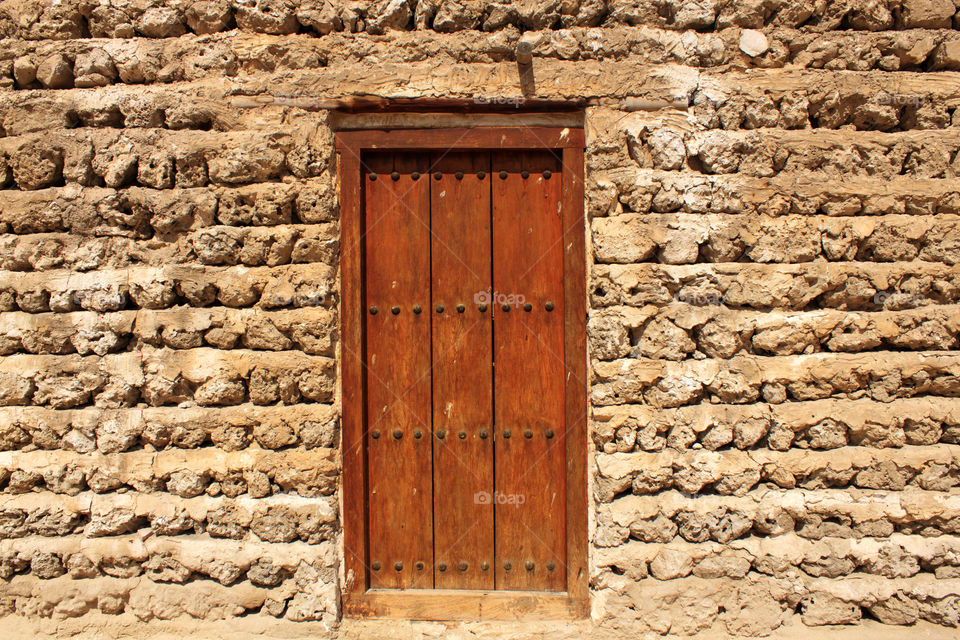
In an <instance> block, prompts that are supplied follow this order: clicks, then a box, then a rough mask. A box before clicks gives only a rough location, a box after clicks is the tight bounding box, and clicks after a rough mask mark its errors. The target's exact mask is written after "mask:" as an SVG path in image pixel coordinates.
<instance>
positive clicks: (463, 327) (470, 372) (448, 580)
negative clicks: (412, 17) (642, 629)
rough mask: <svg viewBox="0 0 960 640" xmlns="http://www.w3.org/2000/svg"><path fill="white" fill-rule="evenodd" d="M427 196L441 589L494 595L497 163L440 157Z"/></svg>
mask: <svg viewBox="0 0 960 640" xmlns="http://www.w3.org/2000/svg"><path fill="white" fill-rule="evenodd" d="M478 172H482V175H478ZM437 178H439V179H437ZM430 189H431V196H430V202H431V221H432V227H431V229H432V234H431V242H432V251H431V256H432V257H431V278H432V281H433V301H432V304H431V308H432V310H433V421H434V431H435V436H434V438H433V460H434V462H433V472H434V476H433V478H434V536H435V539H434V549H435V552H436V571H435V584H436V586H437V588H443V589H492V588H493V586H494V579H493V561H494V558H493V504H492V501H491V498H492V495H493V491H494V489H493V439H492V437H491V436H492V428H491V425H492V423H493V354H492V348H493V345H492V337H493V326H492V324H493V323H492V320H491V312H490V309H489V308H487V309H486V310H485V311H481V310H480V305H479V304H478V298H477V295H478V294H479V293H482V292H486V291H488V290H489V288H490V154H488V153H483V152H481V153H476V152H474V153H459V152H454V153H447V154H436V155H435V164H434V166H433V168H432V169H431V176H430ZM438 305H440V306H442V308H443V311H442V312H437V309H438ZM441 432H442V433H443V437H442V438H441V437H438V436H439V434H440V433H441Z"/></svg>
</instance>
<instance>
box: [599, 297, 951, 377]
mask: <svg viewBox="0 0 960 640" xmlns="http://www.w3.org/2000/svg"><path fill="white" fill-rule="evenodd" d="M888 296H890V294H889V293H886V292H883V293H877V294H876V295H875V296H874V302H875V303H876V304H882V303H884V302H885V301H886V300H885V298H887V297H888ZM719 303H720V300H711V299H709V298H706V297H704V298H698V299H691V300H683V299H682V298H681V299H680V300H679V301H678V302H677V303H676V304H672V305H669V306H666V307H656V306H653V305H647V306H645V307H642V308H640V309H637V308H635V307H607V308H605V309H601V310H598V311H594V312H593V313H592V314H591V318H590V321H589V327H590V328H591V329H592V335H591V339H590V346H591V354H592V355H593V357H594V358H596V359H598V360H613V359H616V358H621V357H626V356H632V357H645V358H651V359H655V360H685V359H690V358H693V359H704V358H707V357H712V358H730V357H732V356H734V355H738V354H754V355H764V356H770V355H795V354H800V353H805V354H811V353H821V352H834V353H857V352H865V351H944V352H947V351H951V350H954V349H955V348H956V346H957V335H958V332H960V319H958V318H960V315H958V311H960V308H958V307H957V306H956V305H930V306H921V307H918V308H915V309H909V308H907V309H901V310H896V311H839V310H834V309H824V310H821V311H789V312H779V313H764V312H758V311H753V310H738V309H729V308H727V307H724V306H721V305H720V304H719Z"/></svg>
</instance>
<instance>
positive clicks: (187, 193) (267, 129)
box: [0, 0, 960, 637]
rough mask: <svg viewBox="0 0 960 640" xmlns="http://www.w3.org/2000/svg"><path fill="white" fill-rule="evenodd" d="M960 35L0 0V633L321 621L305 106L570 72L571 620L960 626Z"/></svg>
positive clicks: (566, 84)
mask: <svg viewBox="0 0 960 640" xmlns="http://www.w3.org/2000/svg"><path fill="white" fill-rule="evenodd" d="M958 29H960V3H958V2H957V0H930V1H921V0H902V1H901V0H847V1H844V2H828V1H827V0H814V1H810V0H749V1H747V0H743V1H741V0H728V1H723V0H717V1H713V0H697V1H695V2H680V1H679V0H654V1H653V2H649V3H645V2H637V1H635V0H582V1H581V0H563V1H560V0H552V1H551V0H548V1H545V2H532V1H524V2H512V3H511V2H496V3H490V4H487V3H473V2H465V1H461V0H420V1H419V2H415V1H414V0H389V1H380V2H367V1H356V2H344V3H334V2H328V1H324V2H313V3H306V2H299V3H298V2H296V1H294V0H286V1H285V0H260V1H253V0H249V1H242V2H227V1H217V0H200V1H197V2H189V1H186V2H154V1H151V0H131V1H129V2H128V1H115V0H101V1H100V2H93V1H87V0H83V1H80V2H78V1H76V0H63V1H61V2H58V3H47V2H37V1H33V0H27V1H22V0H21V1H17V2H13V1H11V0H5V1H3V2H0V36H2V38H3V39H2V44H3V46H2V47H0V449H2V451H0V489H2V492H0V613H3V614H9V617H7V618H0V625H4V624H7V625H9V624H14V623H15V621H16V620H18V619H19V620H23V619H25V618H33V619H37V618H53V619H54V620H63V619H68V618H79V619H80V620H87V619H91V618H92V617H106V618H110V617H114V618H116V619H117V620H139V621H151V620H154V621H156V620H166V619H171V618H176V617H178V616H184V615H186V616H191V617H193V618H201V619H222V618H233V617H236V616H246V617H247V618H249V619H251V620H261V619H270V617H271V616H277V617H284V618H286V619H288V620H292V621H321V622H322V623H325V624H326V625H327V627H328V628H330V629H331V630H333V631H331V633H336V632H335V629H336V626H337V623H338V618H339V610H338V592H337V589H338V586H337V585H338V582H339V579H338V572H339V570H340V564H341V563H340V559H341V558H342V556H343V553H344V551H343V549H342V547H341V546H340V545H341V544H342V541H341V539H340V528H339V512H340V510H341V507H340V505H339V504H338V495H339V478H340V455H339V449H338V447H339V439H340V434H339V388H338V378H337V362H338V338H337V330H338V322H339V319H338V316H337V310H338V287H339V284H338V279H337V256H338V250H339V246H338V239H339V231H338V222H337V220H338V211H337V196H336V175H335V161H334V154H333V148H332V140H333V132H332V129H333V128H334V125H335V122H336V117H335V116H333V115H332V114H331V113H330V112H327V111H324V110H322V109H318V105H319V103H320V102H324V101H330V100H334V99H337V98H342V97H346V96H351V95H355V94H373V95H380V96H402V97H459V98H471V97H477V96H479V97H481V98H483V99H493V98H503V99H511V100H514V99H517V98H519V97H520V96H521V95H522V92H525V93H526V95H529V96H534V95H535V96H536V97H539V98H552V99H574V98H587V99H589V100H590V101H591V104H592V106H590V107H588V108H587V110H586V127H587V133H588V148H587V203H586V207H587V211H588V214H589V238H590V240H589V242H588V246H589V256H588V260H589V262H590V274H591V275H590V282H589V289H588V290H589V296H590V320H589V329H588V330H589V338H590V345H589V348H590V360H591V380H590V388H589V389H588V390H587V392H588V393H589V397H590V399H591V405H592V410H591V413H592V417H591V423H590V424H591V439H590V440H591V441H590V443H589V446H590V448H591V465H590V467H591V483H592V494H593V495H592V498H593V500H594V502H593V504H591V505H584V508H589V509H590V513H591V523H592V524H591V541H592V551H591V589H592V614H593V615H592V623H591V624H592V625H593V627H592V628H593V630H594V632H596V633H597V634H600V635H604V636H613V637H620V636H623V637H633V636H635V635H636V634H637V633H642V632H647V631H650V632H654V633H658V634H667V633H670V634H677V635H685V634H691V633H695V632H697V631H700V630H703V629H706V628H710V627H712V628H713V629H714V630H721V631H727V632H730V633H735V634H740V635H766V634H769V633H770V632H772V631H773V630H774V629H776V628H778V627H779V626H780V625H782V624H784V623H785V622H788V621H790V620H791V619H792V618H793V617H794V616H798V617H799V618H800V620H801V621H802V623H803V624H806V625H811V626H812V625H824V624H837V623H856V622H858V621H860V620H861V619H862V618H873V619H876V620H879V621H881V622H883V623H887V624H911V623H913V622H915V621H917V620H925V621H928V622H931V623H934V624H936V625H942V626H943V627H956V626H958V625H960V489H958V484H960V346H958V332H960V267H958V262H960V154H958V150H960V73H958V71H960V33H958V31H957V30H958ZM521 40H523V41H526V42H528V43H529V44H530V45H531V46H532V47H533V51H534V64H533V69H534V73H533V76H532V78H527V79H526V80H525V81H524V83H521V81H520V78H519V76H518V72H517V65H516V63H515V62H514V56H515V51H516V49H517V44H518V43H519V42H520V41H521ZM531 83H532V84H531ZM270 96H272V99H271V98H270ZM515 101H516V100H515ZM4 620H6V622H4Z"/></svg>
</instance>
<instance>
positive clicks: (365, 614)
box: [343, 589, 587, 622]
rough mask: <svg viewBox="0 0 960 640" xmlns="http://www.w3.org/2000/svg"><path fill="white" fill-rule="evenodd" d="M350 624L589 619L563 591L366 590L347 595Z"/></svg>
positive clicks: (584, 604) (584, 605) (583, 607)
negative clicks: (356, 621) (373, 620)
mask: <svg viewBox="0 0 960 640" xmlns="http://www.w3.org/2000/svg"><path fill="white" fill-rule="evenodd" d="M343 614H344V615H345V616H346V617H348V618H387V619H393V620H432V621H456V622H468V621H483V620H574V619H579V618H584V617H586V615H587V602H586V601H585V600H580V599H576V598H573V597H571V596H570V595H569V594H568V593H567V592H565V591H558V592H549V591H484V590H470V589H407V590H398V589H368V590H367V591H365V592H363V593H349V592H346V593H344V594H343Z"/></svg>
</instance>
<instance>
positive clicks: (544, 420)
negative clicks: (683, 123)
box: [338, 130, 586, 618]
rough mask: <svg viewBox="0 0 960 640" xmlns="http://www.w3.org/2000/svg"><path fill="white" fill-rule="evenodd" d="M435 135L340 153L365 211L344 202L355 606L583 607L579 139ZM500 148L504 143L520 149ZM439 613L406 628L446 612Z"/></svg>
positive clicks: (347, 511) (557, 134)
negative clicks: (503, 602) (429, 597)
mask: <svg viewBox="0 0 960 640" xmlns="http://www.w3.org/2000/svg"><path fill="white" fill-rule="evenodd" d="M471 131H472V130H471ZM471 131H468V132H466V133H463V134H461V137H467V138H469V137H470V136H471V135H473V134H472V133H471ZM389 133H391V134H397V135H398V136H399V138H400V139H402V140H403V142H398V145H397V146H399V147H404V146H407V144H409V142H407V140H408V138H406V137H404V136H406V135H407V134H403V135H400V134H399V133H398V132H389ZM434 133H435V132H431V133H429V134H424V135H423V137H422V138H421V145H420V146H421V147H422V148H424V150H423V151H416V152H414V151H408V150H405V149H396V150H387V151H383V150H371V149H370V148H369V147H362V148H361V144H360V143H366V144H369V145H370V146H371V147H377V146H379V144H377V139H376V138H375V137H372V136H370V134H366V133H364V132H351V135H347V134H341V136H343V138H348V139H350V140H352V141H353V142H354V145H353V146H352V147H349V148H350V149H351V150H356V151H358V152H359V153H361V154H362V156H360V155H356V156H355V157H354V159H352V160H350V161H348V162H344V159H343V157H341V171H343V172H344V174H345V175H344V176H343V178H342V182H341V189H342V190H343V189H345V188H346V189H349V190H350V193H354V190H357V191H359V194H360V196H361V197H359V198H356V199H354V198H344V200H343V202H344V207H343V209H344V214H343V217H344V221H343V222H344V231H343V243H344V250H343V257H342V261H343V262H342V267H343V285H344V293H343V295H344V303H343V308H344V314H345V315H348V314H349V315H351V316H353V314H354V313H356V316H353V317H359V318H360V319H361V322H360V323H359V326H358V325H355V324H351V323H348V319H347V318H344V319H343V336H344V338H343V358H344V373H343V379H344V396H343V397H344V407H343V413H344V417H343V419H344V475H345V480H344V519H345V529H346V538H345V542H346V552H347V554H348V557H347V562H348V571H347V580H348V584H347V588H346V589H345V592H346V593H345V607H346V608H347V610H348V612H349V611H360V610H362V611H366V612H370V611H371V610H375V611H380V609H377V607H380V606H382V603H383V601H382V600H379V599H378V598H381V597H384V596H383V594H387V593H411V592H413V591H415V590H423V589H435V590H444V591H438V592H437V593H448V591H445V590H460V591H459V592H461V593H465V594H467V595H465V596H458V598H460V599H458V600H456V602H459V603H464V605H463V606H465V607H467V608H466V609H465V611H474V612H480V611H481V610H482V608H483V606H482V604H480V603H482V602H486V603H490V602H499V601H491V600H489V598H490V595H485V596H482V597H481V596H470V595H469V594H468V592H476V593H481V592H482V593H484V594H492V593H498V592H503V593H510V592H513V593H517V592H539V593H544V594H548V593H556V594H557V595H558V596H562V597H563V598H564V600H557V601H553V600H544V599H543V597H539V598H537V599H535V600H530V601H524V603H523V606H526V607H529V608H530V610H537V609H543V608H544V607H547V608H548V609H549V607H551V606H553V605H552V604H551V603H553V602H557V603H560V604H558V605H557V606H566V607H568V609H567V610H572V609H573V608H574V605H576V607H575V608H576V609H577V610H578V611H582V610H583V604H584V602H585V588H586V571H585V560H586V558H585V557H581V556H580V551H583V552H584V553H585V545H586V530H585V529H586V527H585V509H586V491H585V473H584V471H585V465H584V455H583V451H582V448H585V445H586V443H585V393H586V382H585V380H583V378H584V376H585V371H584V369H585V362H584V363H582V364H581V363H580V362H578V359H579V358H582V357H584V355H585V354H584V353H583V345H584V336H583V335H582V334H583V333H584V324H585V290H584V289H585V287H584V285H585V282H584V283H580V282H578V283H575V284H571V282H570V281H569V280H568V279H567V278H566V275H568V274H569V275H572V276H573V277H574V278H577V279H578V280H579V279H581V278H582V279H584V280H585V273H584V269H583V267H584V265H583V262H584V260H583V257H582V255H578V252H582V251H583V235H582V234H583V219H582V191H581V188H582V186H581V185H580V182H579V181H580V179H581V178H580V172H579V171H570V170H569V168H568V167H567V166H566V165H567V164H568V163H569V162H571V161H573V162H582V149H578V148H574V150H573V151H574V152H573V153H572V154H571V153H569V151H570V149H569V147H568V145H570V146H574V147H575V145H576V144H578V141H579V144H581V145H582V132H579V137H577V136H574V137H573V141H572V142H571V138H570V131H569V130H563V131H559V130H557V131H554V130H545V132H543V136H544V137H545V138H547V139H549V140H553V141H554V142H555V144H556V145H557V148H545V149H537V150H532V149H523V148H513V149H510V150H502V149H501V150H494V149H492V148H489V147H488V148H487V149H484V148H482V146H480V145H475V144H471V145H468V146H471V147H473V148H470V149H462V150H461V149H453V150H451V149H447V148H439V146H438V148H436V150H433V151H431V150H430V149H429V147H430V144H431V141H432V140H434V135H433V134H434ZM492 133H493V131H491V132H490V134H491V135H486V134H484V136H483V137H484V139H487V138H489V139H490V140H491V141H496V142H498V143H499V145H490V146H491V147H494V146H503V143H504V142H505V141H506V142H510V140H511V139H512V137H511V136H512V135H513V134H512V133H511V134H510V135H506V134H501V135H499V136H497V137H493V136H492ZM388 137H389V136H388ZM535 137H539V136H535ZM410 139H412V138H410ZM529 139H530V132H526V133H525V134H524V135H518V136H517V140H518V142H521V141H528V140H529ZM338 145H340V146H341V150H343V149H345V148H348V147H346V145H344V144H343V143H342V142H341V139H339V138H338ZM478 146H479V147H480V148H477V147H478ZM345 166H346V167H348V169H344V167H345ZM351 168H352V169H353V170H355V171H356V173H353V170H351ZM342 197H343V196H342ZM578 198H579V202H578ZM577 209H579V211H577ZM571 220H573V221H574V224H573V225H571V224H570V221H571ZM360 407H362V410H360V411H356V410H355V409H357V408H360ZM581 412H582V413H583V416H581ZM358 489H362V491H358ZM581 496H582V498H583V503H582V504H577V505H576V507H575V508H576V509H579V510H580V511H579V512H577V513H571V511H570V500H571V498H572V497H573V498H576V499H578V500H579V499H580V497H581ZM571 523H573V528H572V529H571ZM357 532H361V534H362V535H361V536H360V537H357V536H356V533H357ZM366 589H373V590H375V591H376V593H374V592H372V591H371V592H368V591H366ZM384 590H386V591H384ZM420 592H421V593H423V592H422V591H420ZM355 595H356V596H362V599H359V600H358V599H355V598H354V597H353V596H355ZM437 597H438V598H440V600H442V598H443V597H442V596H437ZM464 597H466V598H467V599H466V600H463V599H462V598H464ZM471 597H474V598H479V599H477V600H471V599H470V598H471ZM518 597H520V596H518ZM522 597H525V598H529V597H531V596H529V595H526V596H522ZM424 602H425V601H422V600H418V601H416V604H415V605H413V604H411V605H410V606H411V607H412V608H411V609H410V610H409V611H408V615H415V616H416V617H426V618H431V617H434V616H440V615H441V614H439V613H431V612H433V611H434V609H432V608H431V607H430V606H429V605H425V604H424ZM430 602H433V601H430ZM438 602H439V601H438ZM451 602H452V601H451ZM490 606H491V605H489V604H488V606H487V609H488V610H489V609H490ZM471 607H474V608H471ZM494 608H496V607H494ZM440 611H443V612H444V613H443V614H442V617H451V614H453V613H455V612H454V611H453V610H452V609H451V607H449V606H445V607H442V608H441V609H440ZM457 613H458V612H457ZM452 617H458V616H457V615H453V616H452Z"/></svg>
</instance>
